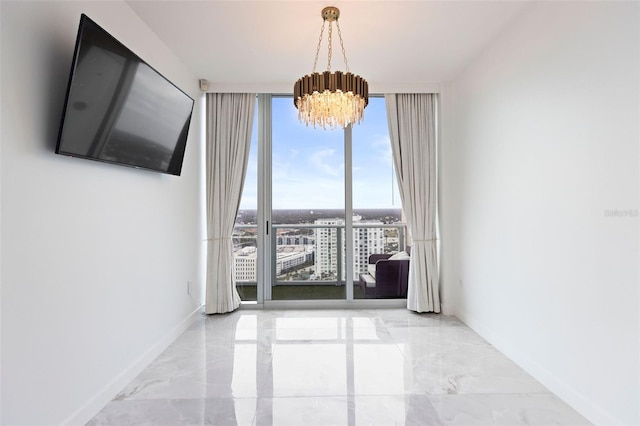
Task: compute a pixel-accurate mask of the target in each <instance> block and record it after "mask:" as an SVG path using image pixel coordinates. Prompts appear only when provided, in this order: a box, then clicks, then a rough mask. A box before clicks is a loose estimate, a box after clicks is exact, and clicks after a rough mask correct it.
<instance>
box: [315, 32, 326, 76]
mask: <svg viewBox="0 0 640 426" xmlns="http://www.w3.org/2000/svg"><path fill="white" fill-rule="evenodd" d="M326 22H327V21H322V28H320V38H318V47H316V59H315V61H313V72H314V73H315V72H316V68H317V67H318V55H320V46H321V45H322V34H323V33H324V24H326Z"/></svg>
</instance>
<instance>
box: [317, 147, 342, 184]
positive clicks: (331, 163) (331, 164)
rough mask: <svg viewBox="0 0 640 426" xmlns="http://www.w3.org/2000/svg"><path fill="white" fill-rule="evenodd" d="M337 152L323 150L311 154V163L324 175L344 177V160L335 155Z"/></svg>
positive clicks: (330, 149)
mask: <svg viewBox="0 0 640 426" xmlns="http://www.w3.org/2000/svg"><path fill="white" fill-rule="evenodd" d="M335 153H336V150H335V149H332V148H327V149H322V150H320V151H316V152H314V153H312V154H311V157H309V162H310V163H311V164H312V165H313V166H314V167H315V168H316V169H317V170H320V171H321V172H322V173H325V174H327V175H329V176H335V177H338V176H340V177H342V176H343V169H344V162H343V159H342V158H338V156H336V155H335Z"/></svg>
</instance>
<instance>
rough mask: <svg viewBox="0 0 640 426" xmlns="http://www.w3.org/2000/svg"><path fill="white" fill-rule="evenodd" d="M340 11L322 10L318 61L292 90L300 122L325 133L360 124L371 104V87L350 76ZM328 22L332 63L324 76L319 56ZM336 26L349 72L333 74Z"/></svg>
mask: <svg viewBox="0 0 640 426" xmlns="http://www.w3.org/2000/svg"><path fill="white" fill-rule="evenodd" d="M339 17H340V10H339V9H338V8H337V7H333V6H329V7H325V8H324V9H322V19H323V21H322V29H321V30H320V39H319V40H318V47H317V48H316V59H315V62H314V63H313V72H312V73H311V75H305V76H304V77H301V78H300V79H298V81H296V84H295V85H294V86H293V103H294V104H295V106H296V108H297V109H298V119H299V120H300V121H301V122H303V123H304V124H305V125H307V126H308V125H309V124H311V125H312V126H313V127H316V126H321V127H322V128H324V129H326V128H327V126H329V127H331V128H336V127H338V126H340V127H346V126H348V125H349V124H355V123H360V121H362V118H363V117H364V109H365V107H366V106H367V104H368V103H369V84H368V83H367V81H366V80H365V79H364V78H362V77H360V76H359V75H355V74H351V73H350V72H349V64H348V62H347V54H346V53H345V50H344V43H343V42H342V34H341V33H340V25H339V24H338V18H339ZM327 21H328V22H329V59H328V63H327V70H326V71H324V72H323V73H322V74H320V73H317V72H316V67H317V65H318V54H319V53H320V45H321V44H322V34H323V33H324V28H325V24H326V23H327ZM333 22H335V23H336V28H337V29H338V37H339V38H340V47H341V48H342V56H343V58H344V65H345V68H346V70H347V72H345V73H343V72H341V71H335V72H331V53H332V47H331V42H332V35H333V31H332V30H333Z"/></svg>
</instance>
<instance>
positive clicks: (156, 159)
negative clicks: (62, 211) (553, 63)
mask: <svg viewBox="0 0 640 426" xmlns="http://www.w3.org/2000/svg"><path fill="white" fill-rule="evenodd" d="M193 103H194V102H193V99H192V98H191V97H189V96H188V95H187V94H186V93H184V92H183V91H182V90H180V89H179V88H178V87H176V86H175V85H174V84H172V83H171V82H170V81H169V80H167V79H166V78H164V77H163V76H162V75H161V74H160V73H158V72H157V71H156V70H154V69H153V68H152V67H150V66H149V65H148V64H147V63H146V62H144V61H143V60H142V59H140V58H139V57H138V56H137V55H136V54H134V53H133V52H132V51H131V50H129V49H127V48H126V47H125V46H124V45H123V44H122V43H120V42H119V41H118V40H116V39H115V38H114V37H112V36H111V35H110V34H109V33H107V32H106V31H105V30H103V29H102V28H101V27H100V26H99V25H98V24H96V23H95V22H94V21H92V20H91V19H90V18H89V17H87V16H86V15H84V14H83V15H82V16H81V18H80V27H79V29H78V37H77V40H76V47H75V52H74V55H73V63H72V67H71V74H70V76H69V85H68V88H67V95H66V99H65V105H64V110H63V115H62V123H61V125H60V132H59V135H58V143H57V145H56V153H57V154H63V155H70V156H73V157H80V158H87V159H91V160H97V161H104V162H108V163H114V164H121V165H125V166H131V167H138V168H142V169H149V170H155V171H159V172H162V173H168V174H172V175H180V172H181V170H182V160H183V157H184V150H185V146H186V143H187V134H188V131H189V123H190V122H191V113H192V111H193Z"/></svg>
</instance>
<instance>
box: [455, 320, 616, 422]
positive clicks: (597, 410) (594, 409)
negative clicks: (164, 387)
mask: <svg viewBox="0 0 640 426" xmlns="http://www.w3.org/2000/svg"><path fill="white" fill-rule="evenodd" d="M456 316H457V318H458V319H459V320H460V321H462V322H464V323H465V324H466V325H468V326H469V327H470V328H472V329H473V330H474V331H475V332H476V333H478V334H479V335H480V336H482V338H484V339H485V340H487V341H488V342H489V343H491V344H492V345H493V346H494V347H495V348H496V349H498V350H499V351H500V352H502V353H503V354H504V355H506V356H507V357H509V359H511V360H512V361H513V362H515V363H516V364H518V366H520V367H521V368H522V369H523V370H525V371H526V372H527V373H529V374H531V375H532V376H533V377H534V378H535V379H536V380H537V381H539V382H540V383H542V384H543V385H544V386H545V387H546V388H547V389H549V391H551V392H552V393H553V394H555V395H556V396H557V397H558V398H560V399H562V400H563V401H564V402H566V403H567V404H568V405H570V406H571V407H572V408H573V409H574V410H576V411H577V412H579V413H580V414H582V415H583V416H584V417H586V418H587V420H589V421H590V422H592V423H593V424H594V425H601V426H605V425H606V426H609V425H611V426H613V425H623V424H624V422H621V421H620V420H617V419H616V418H615V417H614V416H612V415H611V414H609V413H608V412H607V411H606V410H604V409H602V408H601V407H600V406H599V405H598V404H597V403H596V402H595V401H592V400H590V399H588V398H587V397H585V396H584V395H583V394H582V393H580V392H578V391H577V390H576V389H575V388H573V387H571V386H569V385H568V384H567V383H566V382H564V381H562V380H560V379H559V378H558V377H557V376H556V375H554V374H553V373H551V372H550V371H549V370H547V369H546V368H544V367H542V366H541V365H540V364H538V363H537V362H535V361H534V360H533V359H531V357H529V356H527V355H526V354H524V353H522V352H521V351H520V350H518V349H517V348H516V347H514V346H513V345H512V344H511V343H509V342H508V341H507V340H505V339H504V338H503V337H502V336H501V335H500V334H498V333H496V332H494V331H493V330H492V329H491V328H489V327H486V326H485V325H484V324H483V323H482V322H481V321H478V320H477V319H476V318H474V317H472V316H471V315H469V314H467V313H466V312H460V311H458V312H457V315H456Z"/></svg>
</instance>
